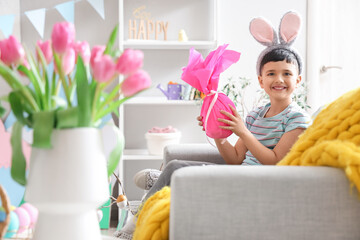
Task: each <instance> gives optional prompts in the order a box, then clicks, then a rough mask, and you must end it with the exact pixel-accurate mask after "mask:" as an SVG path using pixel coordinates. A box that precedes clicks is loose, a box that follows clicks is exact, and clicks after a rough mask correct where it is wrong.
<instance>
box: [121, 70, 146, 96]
mask: <svg viewBox="0 0 360 240" xmlns="http://www.w3.org/2000/svg"><path fill="white" fill-rule="evenodd" d="M150 85H151V79H150V76H149V74H148V73H147V72H145V71H144V70H141V69H140V70H137V71H136V72H135V73H133V74H132V75H130V76H129V77H128V78H126V79H125V80H124V82H123V83H122V85H121V90H122V92H123V94H124V96H125V97H130V96H132V95H134V94H135V93H137V92H140V91H141V90H144V89H146V88H148V87H150Z"/></svg>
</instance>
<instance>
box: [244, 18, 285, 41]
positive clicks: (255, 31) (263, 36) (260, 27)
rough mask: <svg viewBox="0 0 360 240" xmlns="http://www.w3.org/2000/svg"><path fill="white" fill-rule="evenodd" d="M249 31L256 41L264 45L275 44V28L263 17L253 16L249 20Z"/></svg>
mask: <svg viewBox="0 0 360 240" xmlns="http://www.w3.org/2000/svg"><path fill="white" fill-rule="evenodd" d="M250 33H251V35H252V36H253V37H254V38H255V40H256V41H258V42H259V43H261V44H262V45H265V46H272V45H274V44H277V42H278V39H277V36H276V32H275V29H274V28H273V27H272V26H271V24H270V23H269V22H267V21H266V20H265V19H263V18H254V19H253V20H252V21H251V22H250Z"/></svg>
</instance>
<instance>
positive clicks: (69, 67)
mask: <svg viewBox="0 0 360 240" xmlns="http://www.w3.org/2000/svg"><path fill="white" fill-rule="evenodd" d="M117 31H118V28H117V27H115V29H114V30H113V32H112V33H111V36H110V38H109V41H108V43H107V45H106V46H94V47H93V48H92V50H90V47H89V44H88V43H87V42H85V41H84V42H76V41H75V27H74V25H73V24H72V23H68V22H62V23H56V24H55V25H54V27H53V31H52V35H51V40H48V41H45V42H42V41H38V42H37V46H36V51H35V54H36V57H34V56H33V55H32V54H31V53H30V52H29V51H28V50H24V48H23V46H22V45H21V44H20V43H19V42H18V41H17V39H16V38H15V37H13V36H10V37H9V38H8V39H4V40H1V41H0V75H1V76H2V78H3V79H4V80H5V81H6V82H7V83H8V85H9V86H10V87H11V89H12V90H11V92H10V93H9V94H8V95H7V96H5V97H3V98H1V99H2V100H5V101H8V102H9V103H10V106H11V110H12V111H13V113H14V115H15V117H16V119H17V121H16V122H15V124H14V125H13V128H12V137H11V145H12V167H11V175H12V177H13V178H14V180H15V181H17V182H18V183H20V184H22V185H27V186H26V193H25V200H26V201H29V202H30V203H32V204H33V205H34V206H36V207H37V208H38V209H39V220H38V223H37V226H36V229H35V238H36V239H40V240H41V239H70V240H71V239H94V240H95V239H101V237H100V230H99V226H98V222H97V219H96V211H95V210H96V208H97V207H99V206H100V205H101V204H102V203H103V202H105V201H106V200H107V198H108V196H109V191H108V181H107V179H108V177H109V176H110V175H111V174H112V172H113V171H114V170H115V168H116V166H117V164H118V162H119V159H120V157H121V154H122V150H123V146H124V140H123V139H122V136H121V135H119V139H118V143H117V146H116V148H115V149H114V150H113V152H112V153H111V154H110V157H109V160H108V163H107V161H106V159H105V156H104V154H103V149H102V141H101V137H100V133H99V130H98V127H99V126H100V125H101V121H102V118H103V117H104V116H106V115H107V114H111V113H117V111H118V108H119V106H120V105H121V104H122V103H123V102H125V101H126V100H128V99H129V98H131V97H133V96H134V95H135V94H137V93H139V92H140V91H143V90H144V89H146V88H148V87H150V84H151V80H150V77H149V75H148V74H147V73H146V72H145V71H143V70H142V69H141V67H142V64H143V53H142V52H141V51H138V50H131V49H127V50H125V51H124V52H122V53H120V52H119V51H118V50H117V49H116V48H114V44H115V41H116V37H117ZM51 63H52V64H54V67H53V68H49V65H50V64H51ZM21 75H23V76H25V77H26V78H28V80H29V82H30V85H25V84H23V83H22V82H21V80H20V79H21ZM120 75H121V76H123V77H122V78H121V79H124V80H122V81H121V82H116V81H118V79H119V78H118V77H119V76H120ZM114 83H116V84H115V87H113V89H111V90H110V91H105V89H106V88H107V87H109V86H112V85H114ZM61 92H63V93H64V96H65V97H64V98H62V97H61V95H60V93H61ZM1 112H4V109H3V108H1V107H0V113H1ZM23 126H27V127H29V128H32V129H33V130H34V131H33V144H32V147H33V149H32V154H31V161H30V171H29V175H28V178H26V171H25V169H26V163H25V158H24V156H23V154H22V149H21V132H22V128H23ZM59 224H61V227H59Z"/></svg>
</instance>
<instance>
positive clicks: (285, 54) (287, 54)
mask: <svg viewBox="0 0 360 240" xmlns="http://www.w3.org/2000/svg"><path fill="white" fill-rule="evenodd" d="M284 60H285V61H286V62H287V63H292V64H294V65H295V66H296V68H297V70H298V74H300V73H301V65H300V64H299V59H298V58H297V56H296V54H294V53H293V52H292V51H289V50H288V49H286V48H275V49H272V50H271V51H270V52H268V53H266V54H265V55H264V57H263V58H262V60H261V62H260V75H261V72H262V69H263V67H264V65H265V64H266V63H268V62H280V61H284Z"/></svg>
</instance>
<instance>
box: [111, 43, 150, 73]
mask: <svg viewBox="0 0 360 240" xmlns="http://www.w3.org/2000/svg"><path fill="white" fill-rule="evenodd" d="M143 59H144V53H143V52H142V51H140V50H133V49H126V50H125V51H124V52H123V54H122V55H121V56H120V57H119V59H118V62H117V64H116V70H117V71H118V72H119V73H120V74H124V75H127V74H131V73H133V72H135V71H136V70H138V69H139V68H141V67H142V65H143Z"/></svg>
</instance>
